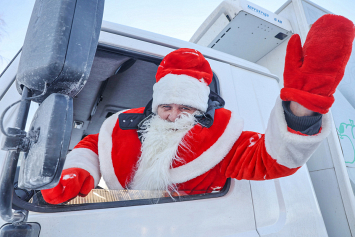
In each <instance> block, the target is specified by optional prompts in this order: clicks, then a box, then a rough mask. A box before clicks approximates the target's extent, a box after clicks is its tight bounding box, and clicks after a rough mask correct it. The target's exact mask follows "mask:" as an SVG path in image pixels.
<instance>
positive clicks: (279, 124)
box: [265, 98, 331, 168]
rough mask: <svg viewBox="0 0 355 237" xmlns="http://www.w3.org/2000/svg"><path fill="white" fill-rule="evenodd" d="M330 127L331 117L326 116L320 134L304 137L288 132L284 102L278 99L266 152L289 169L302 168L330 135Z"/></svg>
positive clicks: (267, 136)
mask: <svg viewBox="0 0 355 237" xmlns="http://www.w3.org/2000/svg"><path fill="white" fill-rule="evenodd" d="M330 126H331V122H330V115H329V114H324V115H323V118H322V130H321V132H320V133H318V134H316V135H313V136H302V135H297V134H294V133H290V132H288V131H287V123H286V120H285V114H284V110H283V107H282V100H281V99H280V98H278V99H277V100H276V104H275V107H274V108H273V110H272V111H271V114H270V118H269V122H268V126H267V129H266V132H265V147H266V151H267V153H268V154H269V155H270V156H271V157H272V158H273V159H276V161H277V163H279V164H280V165H283V166H286V167H288V168H297V167H300V166H302V165H304V164H305V163H306V162H307V160H308V159H309V158H310V157H311V155H312V154H313V152H314V151H315V150H316V149H317V148H318V146H319V145H320V143H321V142H322V141H323V140H324V139H325V138H326V137H327V136H328V135H329V133H330V128H331V127H330Z"/></svg>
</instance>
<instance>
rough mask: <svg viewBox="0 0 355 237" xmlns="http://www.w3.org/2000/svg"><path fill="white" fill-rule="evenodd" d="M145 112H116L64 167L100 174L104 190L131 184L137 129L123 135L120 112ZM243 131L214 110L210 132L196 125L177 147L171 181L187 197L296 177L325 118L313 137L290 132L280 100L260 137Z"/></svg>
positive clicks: (325, 127)
mask: <svg viewBox="0 0 355 237" xmlns="http://www.w3.org/2000/svg"><path fill="white" fill-rule="evenodd" d="M143 111H144V108H138V109H131V110H126V111H122V112H118V113H117V114H115V115H112V116H111V117H109V118H108V119H107V120H106V121H105V122H104V123H103V125H102V127H101V129H100V133H99V134H95V135H89V136H87V137H85V138H84V139H83V140H82V141H81V142H79V143H78V145H77V146H75V148H74V149H73V151H71V152H70V153H69V155H68V156H67V160H66V163H65V166H64V169H67V168H73V167H77V168H82V169H85V170H87V171H88V172H89V173H90V174H91V175H92V176H93V178H94V181H95V186H96V185H97V184H98V182H99V180H100V177H101V175H102V177H103V179H104V181H105V182H106V184H107V186H108V188H109V189H125V188H127V187H128V185H129V184H130V182H131V181H132V179H133V176H134V171H135V169H136V165H137V161H138V159H139V157H140V154H141V150H140V149H141V142H140V140H139V138H138V134H137V130H134V129H132V130H122V129H121V128H120V126H119V120H118V115H119V114H120V113H143ZM242 130H243V120H241V119H239V118H237V117H236V116H235V115H234V114H233V113H232V112H231V111H229V110H227V109H224V108H221V109H217V110H216V111H215V117H214V123H213V125H212V126H211V127H210V128H206V127H202V126H201V125H200V124H196V125H195V126H194V127H193V128H192V129H191V130H190V132H189V134H190V136H187V137H186V138H185V140H186V142H187V143H188V144H190V147H191V148H192V151H188V150H186V149H181V148H179V150H178V154H179V157H181V158H182V159H183V160H184V162H183V163H181V162H175V163H173V166H172V167H171V169H170V175H171V180H172V181H173V182H174V183H176V184H177V186H178V188H179V190H184V191H185V192H187V193H192V192H193V193H194V194H196V193H199V192H210V191H213V190H220V189H221V188H222V187H223V185H224V183H225V181H226V179H227V178H228V177H231V178H236V179H239V180H241V179H247V180H267V179H274V178H279V177H283V176H288V175H291V174H293V173H295V172H296V171H297V170H298V169H299V168H300V167H301V166H302V165H303V164H304V163H305V162H306V161H307V160H308V158H309V157H310V156H311V155H312V153H313V152H314V151H315V150H316V148H317V147H318V146H319V144H320V143H321V141H322V140H323V139H324V138H326V137H327V135H328V134H329V132H330V122H329V115H328V114H325V115H324V116H323V121H322V129H321V132H319V133H318V134H316V135H313V136H305V135H303V134H299V133H298V134H297V133H295V132H292V131H291V130H290V129H289V128H288V127H287V124H286V121H285V117H284V112H283V108H282V105H281V100H280V99H278V100H277V101H276V105H275V107H274V109H273V110H272V112H271V115H270V119H269V123H268V127H267V129H266V132H265V134H260V133H256V132H250V131H244V132H243V131H242Z"/></svg>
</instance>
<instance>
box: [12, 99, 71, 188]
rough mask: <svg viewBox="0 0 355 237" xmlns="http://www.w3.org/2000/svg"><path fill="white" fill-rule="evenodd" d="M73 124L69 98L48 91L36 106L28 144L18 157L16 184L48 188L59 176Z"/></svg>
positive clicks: (55, 182)
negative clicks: (26, 148)
mask: <svg viewBox="0 0 355 237" xmlns="http://www.w3.org/2000/svg"><path fill="white" fill-rule="evenodd" d="M72 127H73V99H72V98H70V97H69V96H67V95H62V94H51V95H50V96H48V98H47V99H46V100H45V101H43V103H42V104H41V105H40V107H39V108H38V109H37V111H36V113H35V115H34V118H33V120H32V123H31V126H30V131H29V132H28V135H29V136H30V137H31V136H32V138H31V141H32V142H31V144H30V147H29V151H28V153H27V155H26V156H25V157H24V158H23V159H22V162H21V166H20V173H19V180H18V186H19V187H20V188H24V189H49V188H52V187H55V186H56V185H57V184H58V182H59V179H60V176H61V173H62V169H63V166H64V162H65V157H66V155H67V152H68V148H69V141H70V136H71V131H72Z"/></svg>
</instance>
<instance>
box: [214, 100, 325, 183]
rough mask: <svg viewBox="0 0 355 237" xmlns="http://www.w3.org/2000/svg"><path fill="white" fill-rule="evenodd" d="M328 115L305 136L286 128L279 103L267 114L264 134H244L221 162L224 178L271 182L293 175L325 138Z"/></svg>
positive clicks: (245, 132)
mask: <svg viewBox="0 0 355 237" xmlns="http://www.w3.org/2000/svg"><path fill="white" fill-rule="evenodd" d="M330 121H331V119H330V115H329V114H325V115H324V116H323V118H322V129H321V131H320V132H319V133H318V134H315V135H312V136H308V135H305V134H300V133H299V132H295V131H293V130H292V129H289V128H288V127H287V123H286V120H285V115H284V110H283V107H282V101H281V100H280V99H278V100H277V101H276V104H275V106H274V108H273V110H272V111H271V113H270V118H269V122H268V125H267V128H266V131H265V134H260V133H256V132H249V131H244V132H242V134H241V135H240V137H239V138H238V140H237V141H236V142H235V143H234V145H233V147H232V149H231V150H230V152H229V153H228V154H227V156H226V157H225V158H224V160H223V161H222V166H221V171H222V172H223V173H224V175H225V176H226V177H231V178H236V179H248V180H265V179H275V178H280V177H284V176H288V175H291V174H294V173H295V172H296V171H297V170H298V169H299V168H300V167H301V166H302V165H304V164H305V163H306V162H307V160H308V159H309V158H310V157H311V155H312V154H313V152H314V151H315V150H316V149H317V148H318V146H319V145H320V143H321V142H322V141H323V140H324V139H325V138H326V137H327V136H328V135H329V133H330V127H331V122H330Z"/></svg>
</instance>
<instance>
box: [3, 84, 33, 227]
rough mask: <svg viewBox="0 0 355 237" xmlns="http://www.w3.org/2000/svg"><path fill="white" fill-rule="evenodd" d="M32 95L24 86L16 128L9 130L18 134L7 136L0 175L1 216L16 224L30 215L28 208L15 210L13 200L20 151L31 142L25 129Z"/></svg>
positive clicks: (19, 223)
mask: <svg viewBox="0 0 355 237" xmlns="http://www.w3.org/2000/svg"><path fill="white" fill-rule="evenodd" d="M30 96H31V92H30V91H29V90H28V89H27V88H26V87H24V90H23V93H22V100H21V103H20V108H19V110H18V114H17V118H16V121H15V126H14V127H15V128H11V129H9V130H8V132H10V133H12V134H13V135H15V134H16V136H14V137H13V136H10V138H12V139H10V138H9V137H7V138H5V141H4V144H7V147H8V149H7V150H8V153H7V156H6V158H5V162H4V166H3V170H2V172H1V177H0V216H1V218H2V219H3V220H4V221H6V222H10V223H13V224H14V225H15V224H16V225H21V224H23V223H25V222H26V221H27V216H28V211H27V210H15V211H14V212H13V211H12V200H13V195H14V180H15V173H16V168H17V163H18V159H19V155H20V153H19V151H21V150H22V149H23V148H25V147H26V145H25V144H26V142H25V140H27V143H28V142H29V141H28V139H25V138H26V133H25V132H24V129H25V126H26V121H27V116H28V111H29V108H30V103H31V101H29V100H26V98H28V97H30ZM6 140H7V141H6ZM16 144H17V145H16ZM22 146H25V147H22ZM11 147H12V148H11ZM24 150H25V149H24Z"/></svg>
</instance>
